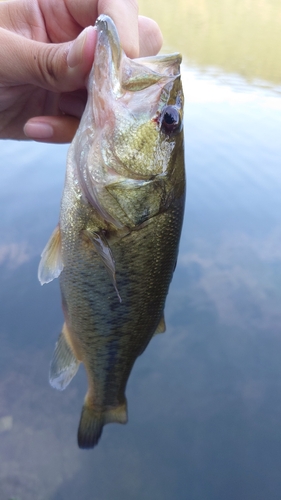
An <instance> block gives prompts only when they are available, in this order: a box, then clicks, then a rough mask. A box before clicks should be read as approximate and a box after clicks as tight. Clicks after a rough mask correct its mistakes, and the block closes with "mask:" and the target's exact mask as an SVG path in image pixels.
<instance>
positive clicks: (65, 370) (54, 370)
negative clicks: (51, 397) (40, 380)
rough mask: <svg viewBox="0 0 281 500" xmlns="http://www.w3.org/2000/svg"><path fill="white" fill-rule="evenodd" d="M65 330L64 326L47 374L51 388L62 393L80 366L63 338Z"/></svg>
mask: <svg viewBox="0 0 281 500" xmlns="http://www.w3.org/2000/svg"><path fill="white" fill-rule="evenodd" d="M65 330H66V325H65V324H64V326H63V329H62V332H61V333H60V335H59V338H58V341H57V343H56V346H55V350H54V354H53V358H52V361H51V365H50V373H49V381H50V384H51V386H52V387H54V388H55V389H58V390H59V391H63V390H64V389H65V388H66V387H67V386H68V384H69V383H70V382H71V380H72V379H73V377H74V375H76V373H77V370H78V368H79V364H80V362H79V361H78V360H77V358H76V356H75V355H74V353H73V351H72V349H71V347H70V346H69V344H68V342H67V340H66V338H65V334H64V332H65Z"/></svg>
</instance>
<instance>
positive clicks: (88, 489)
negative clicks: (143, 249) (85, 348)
mask: <svg viewBox="0 0 281 500" xmlns="http://www.w3.org/2000/svg"><path fill="white" fill-rule="evenodd" d="M158 3H159V2H158ZM170 3H171V2H170ZM219 3H220V4H223V3H224V5H225V6H226V5H232V4H233V5H234V2H231V1H228V2H226V1H225V2H223V0H220V2H219ZM166 4H167V10H165V8H163V9H162V14H161V13H160V11H157V12H158V14H157V12H156V11H155V13H151V12H150V8H149V5H146V2H145V1H143V2H142V3H141V9H142V13H145V14H147V15H151V16H152V17H154V18H156V19H158V22H159V24H160V25H161V27H162V29H163V31H164V35H165V36H166V42H167V43H166V45H168V46H169V47H171V48H172V49H175V50H176V49H178V48H179V49H180V50H182V51H183V52H184V49H185V46H184V47H183V45H184V44H183V40H189V44H187V45H186V52H184V56H185V58H184V64H183V82H184V90H185V97H186V110H185V141H186V171H187V200H186V211H185V220H184V227H183V234H182V240H181V247H180V254H179V259H178V265H177V269H176V272H175V276H174V279H173V282H172V285H171V288H170V292H169V295H168V299H167V306H166V313H165V316H166V323H167V331H166V333H165V334H163V335H157V336H156V337H155V338H153V339H152V341H151V343H150V344H149V346H148V348H147V349H146V351H145V353H144V354H143V355H142V356H141V357H140V358H139V359H138V360H137V362H136V364H135V366H134V369H133V371H132V374H131V376H130V379H129V383H128V388H127V398H128V408H129V422H128V424H127V425H126V426H120V425H108V426H106V427H105V428H104V431H103V436H102V439H101V441H100V443H99V445H98V446H97V447H96V448H95V449H94V450H92V451H82V450H79V449H78V448H77V444H76V432H77V424H78V420H79V416H80V410H81V405H82V402H83V398H84V394H85V389H86V379H85V374H84V372H83V370H82V369H80V370H79V373H78V375H77V376H76V377H75V379H73V381H72V383H71V384H70V386H69V387H68V388H67V390H66V391H64V392H62V393H59V392H57V391H55V390H54V389H52V388H51V387H50V386H49V384H48V367H49V361H50V358H51V355H52V352H53V348H54V344H55V342H56V339H57V336H58V333H59V331H60V328H61V324H62V322H63V318H62V312H61V308H60V294H59V288H58V282H52V283H50V284H49V285H46V286H44V287H41V286H40V285H39V283H38V281H37V267H38V262H39V257H40V253H41V251H42V248H43V247H44V245H45V243H46V241H47V239H48V237H49V235H50V233H51V231H52V230H53V228H54V226H55V225H56V223H57V219H58V213H59V203H60V196H61V192H62V187H63V181H64V172H65V159H66V152H67V146H54V145H44V144H43V145H42V144H36V143H28V142H27V143H19V142H13V141H1V142H0V151H1V159H0V165H1V169H0V207H1V217H0V234H1V237H0V282H1V287H0V318H1V321H0V346H1V347H0V376H1V384H0V499H1V500H9V499H10V498H17V499H18V500H77V498H81V499H83V500H107V499H108V498H112V499H113V500H121V499H122V500H124V499H130V500H143V499H148V500H171V499H174V498H175V499H178V500H187V499H188V500H203V499H204V500H225V499H226V498H227V499H228V500H232V499H233V500H237V499H238V498H241V499H247V500H264V499H265V498H270V499H271V500H275V499H276V500H277V499H278V500H279V499H280V492H281V475H280V468H281V426H280V421H281V362H280V359H281V307H280V304H281V140H280V137H281V99H280V96H281V94H280V87H279V86H278V85H279V84H280V81H279V82H278V71H277V69H276V68H277V66H278V64H277V62H278V61H277V59H275V61H276V63H275V64H273V63H272V57H268V59H269V62H268V64H267V65H266V72H264V71H263V70H260V68H261V67H262V66H261V63H260V60H259V61H258V62H257V64H256V65H255V64H254V63H253V62H252V67H251V69H249V67H248V66H247V65H246V66H245V62H244V59H243V57H244V56H243V54H242V52H241V53H240V52H239V51H240V50H242V49H241V44H239V51H238V52H237V53H235V50H234V49H233V51H232V49H230V48H229V51H230V52H231V54H233V60H232V63H233V67H232V66H231V65H230V66H227V67H226V66H225V65H224V64H222V63H221V64H220V61H219V60H218V59H216V57H217V56H216V54H217V49H214V50H213V52H212V50H211V47H210V50H209V51H208V50H207V48H208V44H205V45H204V43H205V42H204V40H207V41H208V36H207V35H208V33H210V32H211V31H212V30H211V28H212V26H213V25H212V23H214V25H215V26H217V25H218V28H217V32H218V35H221V37H222V38H223V33H224V31H223V30H221V31H220V24H219V22H218V24H217V25H216V24H215V20H214V19H217V18H216V17H214V15H215V14H214V12H213V10H212V7H213V5H215V2H211V0H210V1H203V0H201V1H200V2H199V1H197V3H196V4H195V2H192V1H191V0H189V1H187V0H183V1H181V0H177V2H175V5H178V10H177V9H176V14H175V17H176V20H175V23H173V26H174V24H176V22H178V23H181V24H179V29H178V32H177V33H176V31H175V32H174V34H172V35H170V28H171V22H169V17H168V19H166V20H165V19H164V20H163V19H162V17H163V16H164V14H165V12H166V17H167V12H168V9H169V6H168V2H166V3H165V2H163V5H166ZM236 4H237V5H238V6H239V5H240V7H241V5H242V4H240V2H238V1H237V2H236ZM155 5H156V7H157V2H156V3H155ZM173 5H174V3H173ZM249 5H252V2H251V1H248V2H245V9H248V10H249ZM257 5H258V8H257V10H258V11H259V14H260V20H259V22H260V23H261V25H262V26H263V28H264V29H266V26H267V24H266V23H267V22H268V23H269V22H271V20H272V16H271V13H272V12H274V14H276V13H277V12H276V9H277V7H276V5H277V4H276V3H275V2H273V1H269V0H268V2H267V1H266V0H264V1H263V2H258V3H257ZM156 7H155V8H156ZM221 7H222V5H221ZM241 8H242V7H241ZM180 9H182V10H180ZM196 9H197V10H196ZM200 9H201V10H200ZM237 9H238V8H237ZM274 9H275V10H274ZM248 10H247V12H248ZM179 12H180V13H181V14H182V15H181V16H180V15H179ZM218 12H219V13H221V11H218ZM223 12H224V11H223ZM249 12H250V11H249ZM268 12H269V13H268ZM163 13H164V14H163ZM266 13H267V14H266ZM279 13H281V11H280V9H279ZM211 14H212V15H211ZM232 14H233V10H230V14H229V16H230V17H231V15H232ZM238 14H239V16H241V19H242V18H243V16H242V13H241V11H240V10H239V9H238V10H237V16H238ZM157 16H159V17H157ZM161 16H162V17H161ZM184 16H185V17H184ZM188 16H189V17H188ZM200 16H201V17H200ZM237 16H236V17H234V18H233V21H231V22H233V30H234V28H235V26H236V24H235V23H237V22H238V21H237ZM266 16H267V17H266ZM244 17H245V16H244ZM275 17H276V19H279V18H278V16H275ZM275 17H274V18H275ZM201 18H202V19H203V20H204V19H205V21H204V22H205V24H204V23H203V21H202V23H203V24H202V23H201V21H200V19H201ZM257 18H258V14H257V12H256V11H255V15H254V19H255V20H256V22H255V23H254V22H253V26H254V28H255V29H254V28H253V33H254V35H255V36H256V34H257V29H258V28H257V26H259V24H258V21H257ZM198 19H199V21H200V22H199V21H198ZM227 19H228V18H227ZM243 19H244V18H243ZM247 19H248V18H247V16H246V20H247ZM280 19H281V16H280ZM225 22H226V21H225V20H223V21H221V23H222V25H223V27H225ZM244 22H245V23H246V21H244ZM276 22H277V21H276ZM188 23H189V26H190V30H191V32H192V33H193V34H194V38H193V40H194V45H193V47H192V48H190V43H191V39H190V35H188V34H186V32H185V31H182V30H181V29H180V28H181V27H182V26H185V24H186V30H187V29H188ZM192 23H193V24H192ZM196 23H197V24H196ZM200 23H201V24H200ZM229 23H230V21H229ZM231 26H232V25H231ZM231 26H230V27H229V29H230V30H231ZM245 26H246V27H248V26H250V24H247V23H246V24H245ZM274 26H275V25H274ZM196 27H199V28H200V27H201V28H202V27H204V29H205V31H204V33H205V35H204V36H205V38H204V37H203V35H202V32H201V31H200V30H199V31H200V33H199V35H198V40H196ZM199 28H198V29H199ZM202 29H203V28H202ZM213 29H215V28H214V26H213ZM276 30H277V28H276ZM276 30H274V29H272V33H273V35H272V37H273V41H274V40H275V38H274V37H276V32H277V31H276ZM268 32H269V31H268ZM206 33H207V34H206ZM170 36H173V37H174V38H173V39H172V38H169V37H170ZM280 36H281V35H280ZM185 37H186V38H185ZM237 37H238V34H237V33H236V38H237ZM247 37H248V38H249V39H250V38H251V37H250V34H249V33H248V32H247ZM218 38H219V36H218ZM177 39H179V43H177V41H178V40H177ZM210 40H212V38H211V35H210ZM196 43H198V45H200V47H196ZM272 44H273V42H272ZM178 45H179V46H178ZM210 46H212V47H214V44H211V43H210ZM269 46H270V42H268V47H269ZM280 46H281V45H280ZM280 46H279V49H277V50H280ZM218 47H219V44H218ZM199 49H200V50H199ZM189 50H190V51H189ZM204 54H205V56H204V57H205V59H204V57H203V55H204ZM235 54H236V55H235ZM252 56H253V59H254V58H255V54H253V55H252ZM245 57H246V56H245ZM276 57H277V56H276ZM202 58H203V59H204V60H202ZM257 59H258V57H257ZM221 60H223V56H221ZM264 60H265V61H266V59H264ZM235 61H236V63H237V65H236V66H235V64H234V62H235ZM239 61H240V63H241V67H242V68H244V70H243V71H242V70H241V71H240V70H239ZM241 61H242V62H241ZM270 64H272V66H271V68H270V67H269V66H270ZM275 67H276V68H275ZM245 68H246V69H247V71H246V70H245ZM275 69H276V70H275Z"/></svg>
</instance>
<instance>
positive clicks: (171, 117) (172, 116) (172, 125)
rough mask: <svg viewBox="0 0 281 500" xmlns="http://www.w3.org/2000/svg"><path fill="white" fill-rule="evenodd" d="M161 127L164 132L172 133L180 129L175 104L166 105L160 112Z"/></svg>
mask: <svg viewBox="0 0 281 500" xmlns="http://www.w3.org/2000/svg"><path fill="white" fill-rule="evenodd" d="M161 129H162V131H163V132H166V134H174V133H175V132H179V131H180V130H181V117H180V114H179V111H178V109H177V108H176V107H175V106H166V107H165V108H164V109H163V111H162V114H161Z"/></svg>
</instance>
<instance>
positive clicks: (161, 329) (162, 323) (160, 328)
mask: <svg viewBox="0 0 281 500" xmlns="http://www.w3.org/2000/svg"><path fill="white" fill-rule="evenodd" d="M165 331H166V323H165V318H164V314H163V316H162V318H161V319H160V321H159V325H158V326H157V328H156V330H155V332H154V335H157V334H158V333H164V332H165Z"/></svg>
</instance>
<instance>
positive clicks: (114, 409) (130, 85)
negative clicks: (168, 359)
mask: <svg viewBox="0 0 281 500" xmlns="http://www.w3.org/2000/svg"><path fill="white" fill-rule="evenodd" d="M95 27H96V30H97V42H96V48H95V57H94V63H93V67H92V69H91V71H90V75H89V78H88V85H87V91H88V99H87V103H86V107H85V111H84V113H83V115H82V117H81V121H80V125H79V128H78V130H77V132H76V135H75V137H74V139H73V141H72V143H71V145H70V147H69V151H68V155H67V167H66V176H65V185H64V190H63V195H62V200H61V209H60V217H59V224H58V225H57V227H56V228H55V230H54V232H53V234H52V235H51V238H50V239H49V241H48V243H47V245H46V247H45V248H44V250H43V253H42V256H41V261H40V264H39V270H38V277H39V281H40V283H41V284H44V283H48V282H50V281H52V280H53V279H55V278H57V277H59V282H60V290H61V298H62V309H63V313H64V319H65V322H64V325H63V327H62V331H61V333H60V335H59V338H58V341H57V343H56V346H55V350H54V354H53V358H52V361H51V365H50V374H49V380H50V384H51V385H52V387H54V388H56V389H58V390H64V389H65V388H66V387H67V385H68V384H69V383H70V381H71V380H72V378H73V377H74V375H75V374H76V373H77V370H78V368H79V365H80V363H83V365H84V367H85V370H86V374H87V379H88V390H87V393H86V396H85V400H84V404H83V407H82V412H81V417H80V423H79V427H78V436H77V439H78V446H79V447H80V448H93V447H94V446H96V445H97V443H98V442H99V439H100V437H101V434H102V430H103V427H104V425H105V424H108V423H113V422H116V423H120V424H125V423H126V422H127V419H128V416H127V400H126V395H125V390H126V385H127V381H128V378H129V375H130V373H131V370H132V368H133V365H134V363H135V361H136V359H137V358H138V356H140V355H141V354H142V353H143V352H144V350H145V349H146V347H147V345H148V343H149V342H150V340H151V338H152V337H153V336H154V335H155V334H157V333H161V332H164V331H165V329H166V326H165V319H164V307H165V301H166V297H167V293H168V289H169V285H170V282H171V279H172V276H173V273H174V269H175V267H176V261H177V255H178V248H179V241H180V235H181V229H182V222H183V214H184V203H185V168H184V139H183V103H184V97H183V90H182V83H181V76H180V64H181V55H180V54H179V53H175V54H168V55H158V56H150V57H143V58H136V59H130V58H128V57H127V56H126V54H125V53H124V51H123V49H122V47H121V45H120V40H119V36H118V32H117V29H116V26H115V24H114V22H113V20H112V19H111V18H110V17H108V16H106V15H100V16H99V17H98V19H97V21H96V24H95Z"/></svg>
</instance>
